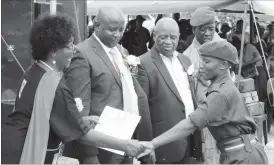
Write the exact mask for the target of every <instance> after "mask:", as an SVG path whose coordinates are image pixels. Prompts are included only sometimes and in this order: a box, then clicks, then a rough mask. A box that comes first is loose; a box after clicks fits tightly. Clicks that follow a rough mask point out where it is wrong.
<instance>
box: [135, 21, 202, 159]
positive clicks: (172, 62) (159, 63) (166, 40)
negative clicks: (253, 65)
mask: <svg viewBox="0 0 274 165" xmlns="http://www.w3.org/2000/svg"><path fill="white" fill-rule="evenodd" d="M179 35H180V34H179V27H178V24H177V22H176V21H175V20H173V19H172V18H162V19H160V20H159V21H158V22H157V24H156V27H155V29H154V34H153V37H154V40H155V44H154V46H153V47H152V49H151V50H150V51H149V52H147V53H146V54H144V55H142V56H140V59H141V65H139V70H138V81H139V83H140V85H141V86H142V88H143V89H144V91H145V93H146V95H147V97H148V100H149V108H150V114H151V122H152V128H153V137H157V136H159V135H160V134H162V133H164V132H165V131H167V130H168V129H170V128H171V127H173V126H174V125H176V124H177V123H178V122H180V121H181V120H183V119H185V118H186V117H188V115H189V114H190V113H191V112H193V111H194V109H195V104H194V103H193V101H195V98H193V97H192V92H193V91H192V90H191V89H192V83H191V78H190V76H189V75H188V74H187V71H189V74H191V68H192V67H191V61H190V59H189V58H188V57H186V56H183V55H179V53H178V52H176V47H177V45H178V40H179ZM195 135H196V136H195V137H196V138H197V137H198V138H199V136H197V134H195ZM192 136H193V137H194V135H192ZM193 139H195V138H191V139H190V138H189V139H181V140H180V141H176V142H173V143H170V144H167V145H165V146H163V147H160V148H158V149H156V163H157V164H158V163H165V164H175V163H179V164H182V163H188V164H190V163H195V162H194V161H190V160H191V158H190V157H191V156H193V155H196V156H197V157H199V158H201V152H199V151H201V150H199V149H197V146H198V145H197V146H195V145H193V144H194V140H193ZM198 140H199V139H198ZM195 144H197V143H195ZM192 151H194V152H192ZM197 151H198V152H197ZM197 153H198V154H197Z"/></svg>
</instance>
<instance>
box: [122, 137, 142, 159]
mask: <svg viewBox="0 0 274 165" xmlns="http://www.w3.org/2000/svg"><path fill="white" fill-rule="evenodd" d="M144 150H145V148H144V146H143V145H142V144H140V142H139V141H138V140H127V141H126V144H125V148H124V151H125V153H126V154H127V155H128V156H130V157H137V156H138V155H139V154H141V153H142V152H144Z"/></svg>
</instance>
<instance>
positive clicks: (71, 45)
mask: <svg viewBox="0 0 274 165" xmlns="http://www.w3.org/2000/svg"><path fill="white" fill-rule="evenodd" d="M66 48H68V49H70V50H72V51H74V49H75V45H74V44H73V43H70V44H69V45H67V46H66Z"/></svg>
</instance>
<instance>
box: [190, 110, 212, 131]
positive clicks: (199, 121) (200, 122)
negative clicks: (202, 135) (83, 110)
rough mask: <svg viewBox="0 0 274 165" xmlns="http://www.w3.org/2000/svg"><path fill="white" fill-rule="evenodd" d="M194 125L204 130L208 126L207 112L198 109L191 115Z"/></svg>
mask: <svg viewBox="0 0 274 165" xmlns="http://www.w3.org/2000/svg"><path fill="white" fill-rule="evenodd" d="M189 118H190V120H191V121H192V123H193V124H194V125H195V126H196V127H198V128H199V129H203V128H204V127H206V126H207V124H208V120H207V115H206V112H205V110H202V109H197V110H195V111H194V112H192V113H191V114H190V115H189Z"/></svg>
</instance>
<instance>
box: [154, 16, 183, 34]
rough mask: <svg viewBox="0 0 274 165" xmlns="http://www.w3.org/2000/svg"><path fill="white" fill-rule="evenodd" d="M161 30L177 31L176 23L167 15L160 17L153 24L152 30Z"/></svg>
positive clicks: (156, 31)
mask: <svg viewBox="0 0 274 165" xmlns="http://www.w3.org/2000/svg"><path fill="white" fill-rule="evenodd" d="M162 31H172V32H177V33H179V26H178V23H177V22H176V21H175V20H174V19H173V18H169V17H164V18H161V19H160V20H159V21H158V22H157V23H156V25H155V28H154V32H155V33H158V32H162Z"/></svg>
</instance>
